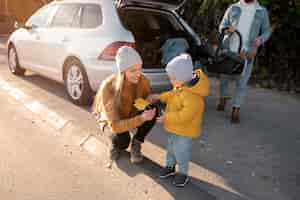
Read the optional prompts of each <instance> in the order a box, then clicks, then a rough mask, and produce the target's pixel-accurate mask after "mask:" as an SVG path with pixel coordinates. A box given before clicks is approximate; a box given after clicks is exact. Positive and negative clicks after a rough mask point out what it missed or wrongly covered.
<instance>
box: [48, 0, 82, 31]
mask: <svg viewBox="0 0 300 200" xmlns="http://www.w3.org/2000/svg"><path fill="white" fill-rule="evenodd" d="M79 10H80V5H76V4H62V5H60V6H59V8H58V10H57V12H56V14H55V16H54V18H53V20H52V23H51V26H52V27H74V26H77V23H76V19H77V20H78V19H79V14H80V12H79ZM78 25H79V24H78Z"/></svg>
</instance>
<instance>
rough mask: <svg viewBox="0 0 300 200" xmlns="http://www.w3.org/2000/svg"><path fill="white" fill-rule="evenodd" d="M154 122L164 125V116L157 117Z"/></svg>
mask: <svg viewBox="0 0 300 200" xmlns="http://www.w3.org/2000/svg"><path fill="white" fill-rule="evenodd" d="M156 122H157V123H160V124H162V123H164V116H160V117H157V118H156Z"/></svg>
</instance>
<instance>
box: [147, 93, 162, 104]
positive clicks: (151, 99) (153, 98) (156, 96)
mask: <svg viewBox="0 0 300 200" xmlns="http://www.w3.org/2000/svg"><path fill="white" fill-rule="evenodd" d="M159 99H160V94H150V95H149V96H148V97H147V101H149V102H150V103H155V102H157V101H158V100H159Z"/></svg>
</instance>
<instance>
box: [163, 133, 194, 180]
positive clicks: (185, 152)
mask: <svg viewBox="0 0 300 200" xmlns="http://www.w3.org/2000/svg"><path fill="white" fill-rule="evenodd" d="M192 146H193V139H192V138H188V137H183V136H179V135H175V134H173V133H169V136H168V145H167V161H166V162H167V164H166V165H167V167H174V166H175V165H176V164H178V166H179V173H181V174H185V175H187V172H188V168H189V161H190V159H191V155H192Z"/></svg>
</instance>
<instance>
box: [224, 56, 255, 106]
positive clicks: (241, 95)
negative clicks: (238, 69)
mask: <svg viewBox="0 0 300 200" xmlns="http://www.w3.org/2000/svg"><path fill="white" fill-rule="evenodd" d="M253 61H254V59H248V64H247V65H246V69H245V72H244V73H243V74H242V75H240V76H238V77H235V84H236V88H235V95H234V97H233V103H232V106H233V107H236V108H240V107H241V105H242V104H243V103H244V100H245V97H246V95H247V84H248V81H249V79H250V77H251V74H252V70H253ZM230 79H231V77H229V76H226V75H221V77H220V96H221V97H225V98H226V97H230V95H229V91H228V89H229V88H228V87H229V81H230Z"/></svg>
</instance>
